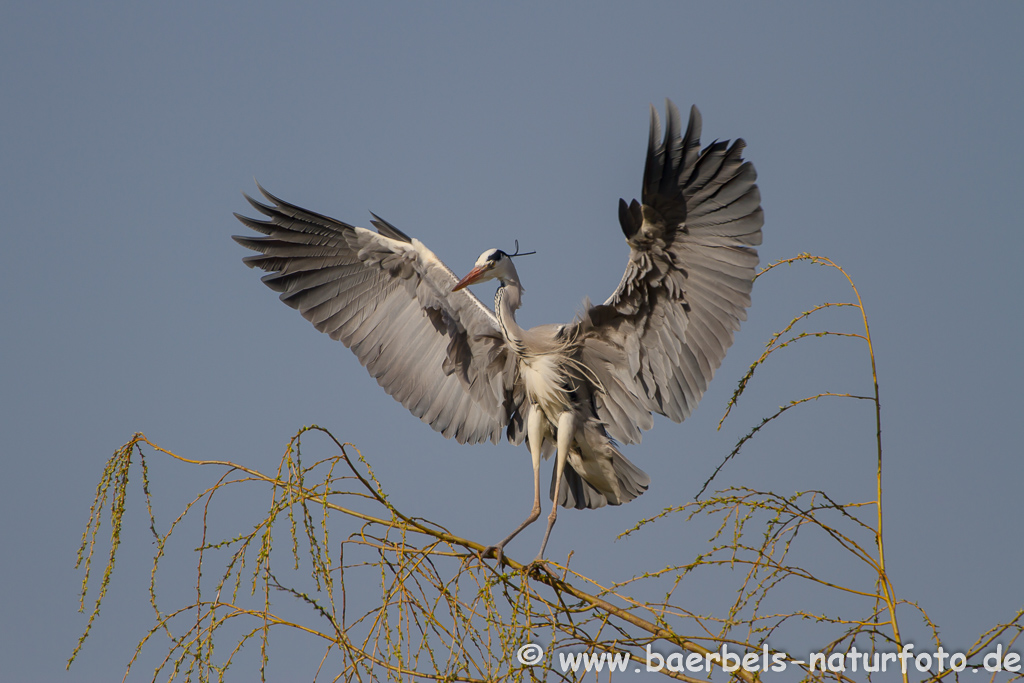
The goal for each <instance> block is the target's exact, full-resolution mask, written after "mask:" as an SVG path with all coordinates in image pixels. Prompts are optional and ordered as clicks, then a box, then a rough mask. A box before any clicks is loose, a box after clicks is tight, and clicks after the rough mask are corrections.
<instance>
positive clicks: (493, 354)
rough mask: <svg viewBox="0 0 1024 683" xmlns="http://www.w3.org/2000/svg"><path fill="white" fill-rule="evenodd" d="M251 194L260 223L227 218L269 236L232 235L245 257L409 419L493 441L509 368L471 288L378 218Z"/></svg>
mask: <svg viewBox="0 0 1024 683" xmlns="http://www.w3.org/2000/svg"><path fill="white" fill-rule="evenodd" d="M257 186H258V184H257ZM259 189H260V192H262V193H263V196H264V197H266V198H267V199H268V200H269V201H270V202H271V203H272V204H273V206H268V205H266V204H263V203H261V202H258V201H256V200H254V199H253V198H251V197H249V196H248V195H246V199H248V200H249V203H250V204H252V206H253V207H254V208H255V209H256V210H257V211H259V212H260V213H262V214H263V215H264V216H267V217H268V220H255V219H252V218H246V217H245V216H240V215H238V214H235V216H236V217H237V218H238V220H240V221H241V222H242V223H244V224H245V225H246V226H248V227H250V228H252V229H253V230H255V231H257V232H260V233H263V234H264V235H266V237H238V236H236V237H235V238H234V239H235V241H237V242H238V243H239V244H241V245H242V246H244V247H248V248H249V249H252V250H253V251H258V252H260V254H261V255H257V256H249V257H247V258H246V259H245V263H246V264H247V265H248V266H250V267H257V268H261V269H263V270H265V271H267V272H268V273H269V274H268V275H265V276H264V277H263V282H265V283H266V285H267V286H268V287H270V288H271V289H273V290H274V291H277V292H281V300H282V301H283V302H285V303H286V304H288V305H289V306H291V307H292V308H295V309H297V310H298V311H299V312H300V313H302V316H303V317H304V318H305V319H306V320H308V321H310V322H311V323H313V326H314V327H316V329H318V330H320V331H321V332H325V333H327V334H329V335H330V336H331V338H332V339H337V340H338V341H340V342H342V343H343V344H345V346H347V347H349V348H350V349H352V351H354V352H355V354H356V356H357V357H358V358H359V362H360V363H362V364H363V365H364V366H366V369H367V370H369V371H370V374H371V375H373V377H374V378H376V380H377V382H378V383H379V384H380V385H381V386H382V387H384V390H385V391H387V392H388V394H390V395H391V396H393V397H394V398H396V399H397V400H398V401H400V402H401V403H402V405H404V406H405V407H406V408H408V409H409V410H410V411H411V412H412V413H413V415H416V416H417V417H419V418H420V419H421V420H423V421H424V422H426V423H427V424H429V425H430V426H431V427H433V428H434V429H435V430H436V431H439V432H441V433H442V434H443V435H444V436H445V437H450V438H455V439H456V440H457V441H459V442H460V443H467V442H468V443H478V442H481V441H486V440H490V441H493V442H494V443H497V442H498V440H499V438H500V437H501V433H502V429H503V428H504V427H505V425H506V424H507V423H508V420H509V415H510V414H511V412H512V411H513V408H512V407H511V405H510V403H511V387H512V384H513V381H514V373H515V372H516V366H515V363H514V362H513V359H512V358H511V354H510V353H509V352H508V351H507V349H506V347H505V342H504V339H503V338H502V336H501V331H500V329H499V328H498V324H497V321H496V320H495V318H494V315H493V314H492V313H491V312H490V311H488V310H487V309H486V308H484V306H483V305H482V304H481V303H480V301H479V300H478V299H477V298H476V297H475V296H473V294H471V293H470V292H469V291H467V290H460V291H458V292H452V291H451V290H452V287H453V286H454V285H455V284H456V282H458V278H456V277H455V274H454V273H452V271H451V270H449V269H448V268H447V267H446V266H445V265H444V264H443V263H442V262H441V261H440V260H439V259H438V258H437V257H436V256H435V255H434V253H433V252H431V251H430V250H429V249H427V248H426V247H425V246H423V244H422V243H421V242H420V241H419V240H416V239H412V238H410V237H408V236H407V235H405V234H404V233H403V232H402V231H400V230H398V229H397V228H395V227H394V226H393V225H391V224H390V223H388V222H386V221H384V220H382V219H380V218H379V217H377V216H374V218H375V219H376V220H374V221H373V225H374V226H375V227H376V228H377V232H373V231H372V230H367V229H365V228H356V227H353V226H351V225H348V224H346V223H342V222H341V221H337V220H334V219H333V218H328V217H327V216H322V215H320V214H317V213H313V212H312V211H306V210H305V209H301V208H299V207H297V206H294V205H292V204H289V203H287V202H285V201H282V200H281V199H278V198H277V197H275V196H274V195H272V194H270V193H269V192H267V191H266V190H264V189H263V188H262V187H260V188H259Z"/></svg>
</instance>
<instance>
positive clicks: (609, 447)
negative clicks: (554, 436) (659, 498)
mask: <svg viewBox="0 0 1024 683" xmlns="http://www.w3.org/2000/svg"><path fill="white" fill-rule="evenodd" d="M605 439H606V442H605V443H604V444H603V445H602V447H601V448H599V449H595V450H596V451H597V452H596V453H595V452H593V451H591V452H587V451H588V450H589V449H584V450H581V451H577V450H576V449H573V451H572V452H570V454H569V457H568V460H567V462H566V466H565V471H564V472H563V473H562V484H561V486H559V487H558V500H557V501H555V502H556V503H558V504H559V505H561V506H562V507H567V508H576V509H577V510H584V509H587V508H600V507H604V506H605V505H622V504H623V503H628V502H629V501H631V500H633V499H634V498H636V497H637V496H639V495H640V494H642V493H643V492H644V491H646V490H647V487H648V486H649V485H650V483H651V478H650V477H649V476H647V473H646V472H644V471H643V470H641V469H640V468H639V467H637V466H636V465H634V464H633V463H631V462H630V461H629V460H627V459H626V457H625V456H624V455H622V453H619V449H617V448H616V447H615V444H614V443H613V442H612V441H611V439H608V438H607V437H605ZM595 456H596V457H595ZM556 475H557V470H554V471H552V473H551V491H550V493H549V495H550V496H551V499H552V500H554V497H555V476H556Z"/></svg>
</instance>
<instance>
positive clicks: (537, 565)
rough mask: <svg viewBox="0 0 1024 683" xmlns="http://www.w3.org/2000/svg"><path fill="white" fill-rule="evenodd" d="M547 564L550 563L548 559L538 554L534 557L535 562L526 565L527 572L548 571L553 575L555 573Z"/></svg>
mask: <svg viewBox="0 0 1024 683" xmlns="http://www.w3.org/2000/svg"><path fill="white" fill-rule="evenodd" d="M547 564H548V561H547V560H545V559H544V558H543V557H541V556H540V555H538V556H537V557H535V558H533V562H531V563H530V564H528V565H526V567H525V569H526V573H527V574H539V573H540V572H546V573H547V574H549V575H551V576H554V573H553V572H552V571H551V570H550V569H548V566H547Z"/></svg>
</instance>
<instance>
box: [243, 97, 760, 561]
mask: <svg viewBox="0 0 1024 683" xmlns="http://www.w3.org/2000/svg"><path fill="white" fill-rule="evenodd" d="M679 128H680V126H679V115H678V112H677V111H676V110H675V107H674V106H672V105H671V103H669V118H668V128H667V130H666V134H665V139H664V141H663V142H660V141H659V138H660V126H659V124H658V121H657V116H656V114H654V112H653V109H652V122H651V137H650V141H649V145H648V155H647V164H646V167H645V170H644V183H643V195H642V196H643V203H642V204H640V203H638V202H637V201H636V200H634V201H633V202H632V203H631V204H630V205H627V204H626V203H625V202H624V201H622V200H620V203H619V204H620V205H619V221H620V223H621V227H622V230H623V232H624V233H625V235H626V241H627V243H628V244H629V246H630V258H629V262H628V264H627V268H626V273H625V275H623V278H622V280H621V282H620V283H619V286H618V288H617V289H616V290H615V292H613V294H612V295H611V296H610V297H609V298H608V300H607V301H605V302H604V303H603V304H601V305H597V306H592V305H590V304H589V303H588V304H587V305H586V307H585V310H584V312H583V313H582V315H581V316H580V317H579V318H578V319H577V320H575V321H573V322H571V323H567V324H562V325H542V326H539V327H534V328H531V329H528V330H524V329H523V328H522V327H520V326H519V324H518V323H517V322H516V319H515V311H516V310H517V309H518V308H519V307H520V304H521V303H522V294H523V287H522V285H521V284H520V281H519V275H518V273H517V272H516V269H515V266H514V265H513V264H512V258H513V257H514V256H516V255H518V252H517V254H511V255H510V254H506V253H505V252H503V251H500V250H498V249H490V250H488V251H486V252H484V253H483V254H482V255H481V256H480V258H479V259H478V260H477V262H476V265H475V267H474V268H473V269H472V271H470V273H469V274H468V275H466V277H464V278H463V279H462V280H458V278H456V277H455V275H454V274H453V273H452V271H451V270H449V269H448V268H447V267H446V266H445V265H444V264H443V263H442V262H441V261H440V260H439V259H438V258H437V257H436V256H435V255H434V254H433V252H431V251H430V250H429V249H428V248H427V247H426V246H424V245H423V244H422V243H421V242H419V241H418V240H415V239H413V238H410V237H408V236H407V235H405V234H404V233H403V232H402V231H400V230H398V229H397V228H395V227H394V226H393V225H391V224H390V223H387V222H386V221H383V220H381V219H379V218H377V217H376V216H375V217H374V218H375V220H374V221H373V224H374V226H375V227H376V228H377V232H374V231H371V230H367V229H364V228H357V227H353V226H351V225H348V224H346V223H342V222H340V221H336V220H334V219H332V218H328V217H326V216H322V215H320V214H315V213H313V212H310V211H307V210H305V209H301V208H299V207H297V206H294V205H292V204H288V203H287V202H284V201H282V200H280V199H278V198H277V197H274V196H273V195H271V194H270V193H268V192H266V191H265V190H263V188H260V190H261V192H263V194H264V196H266V197H267V199H269V200H270V201H271V202H273V206H270V205H265V204H262V203H260V202H257V201H255V200H252V199H250V200H249V201H250V202H251V203H252V205H253V206H254V207H255V208H256V209H257V210H258V211H260V212H261V213H263V214H264V215H266V216H268V217H269V218H270V220H253V219H250V218H245V217H243V216H238V218H239V220H241V221H242V222H243V223H244V224H245V225H247V226H249V227H251V228H253V229H254V230H256V231H258V232H261V233H263V234H264V235H266V237H261V238H249V237H236V238H235V239H236V240H237V241H239V242H240V243H241V244H243V245H244V246H247V247H249V248H251V249H253V250H255V251H258V252H261V255H258V256H251V257H249V258H247V259H246V262H247V263H248V264H249V265H250V266H257V267H260V268H262V269H264V270H266V271H268V272H269V273H270V274H269V275H267V276H266V277H264V282H266V283H267V285H268V286H270V287H271V288H273V289H275V290H277V291H280V292H282V294H281V298H282V300H283V301H285V303H287V304H289V305H290V306H292V307H294V308H297V309H299V310H300V311H301V312H302V314H303V316H304V317H306V318H307V319H308V320H309V321H310V322H312V323H313V324H314V325H315V326H316V327H317V329H319V330H320V331H322V332H326V333H328V334H330V335H331V337H333V338H335V339H338V340H340V341H342V342H343V343H344V344H345V345H346V346H348V347H349V348H351V349H352V350H353V351H354V352H355V353H356V355H357V357H358V358H359V360H360V362H361V363H363V365H365V366H366V368H367V370H369V372H370V373H371V374H372V375H373V376H374V377H375V378H376V379H377V381H378V383H380V385H381V386H382V387H383V388H384V389H385V391H387V392H388V393H389V394H391V395H392V396H393V397H395V398H396V399H397V400H399V401H400V402H401V403H402V404H403V405H405V406H406V407H407V408H408V409H409V410H410V411H411V412H412V413H413V414H414V415H416V416H418V417H420V419H422V420H423V421H424V422H426V423H428V424H429V425H430V426H431V427H433V428H434V429H435V430H437V431H439V432H441V433H442V434H443V435H444V436H446V437H452V438H455V439H456V440H458V441H459V442H462V443H466V442H469V443H476V442H480V441H485V440H490V441H493V442H495V443H496V442H497V441H498V439H499V437H500V436H501V434H502V432H505V433H506V434H507V437H508V439H509V441H511V442H512V443H515V444H519V443H522V442H523V441H525V442H526V443H527V445H528V446H529V449H530V454H531V458H532V461H533V469H534V504H533V508H532V510H531V512H530V515H529V516H528V517H527V519H526V520H525V521H524V522H523V523H522V524H521V525H520V526H519V527H517V528H516V529H515V530H514V531H513V532H512V534H510V535H509V536H508V537H507V538H506V539H505V540H503V541H502V542H501V543H499V544H497V546H495V550H496V551H497V554H498V555H499V556H500V554H501V551H502V548H503V547H504V545H505V544H506V543H508V542H509V541H510V540H511V539H512V538H513V537H514V536H515V535H516V534H517V533H519V531H521V530H522V529H523V528H525V527H526V526H527V525H529V524H530V523H532V522H533V521H534V520H536V518H537V517H538V516H539V514H540V474H539V472H540V470H539V468H540V461H541V459H542V458H544V457H547V456H550V455H552V454H556V455H557V458H556V463H555V468H554V472H553V476H552V481H551V498H552V500H553V501H554V502H555V503H556V505H555V506H553V507H552V511H551V515H550V516H549V518H548V528H547V533H545V536H544V542H543V543H542V545H541V552H540V553H539V554H538V559H540V558H541V556H542V555H543V552H544V546H545V544H546V543H547V538H548V534H550V532H551V527H552V525H553V524H554V522H555V517H556V511H557V507H558V505H561V506H565V507H576V508H597V507H602V506H604V505H606V504H611V505H619V504H621V503H625V502H628V501H630V500H632V499H633V498H635V497H636V496H638V495H640V494H641V493H643V492H644V491H645V490H646V489H647V486H648V484H649V483H650V479H649V477H648V476H647V475H646V474H645V473H643V472H642V471H640V470H639V469H638V468H637V467H636V466H634V465H633V464H632V463H631V462H629V461H628V460H627V459H626V458H625V457H623V455H622V454H621V453H620V452H619V450H618V448H617V447H616V441H618V442H622V443H638V442H639V441H640V435H641V431H642V430H646V429H650V428H651V426H652V425H653V421H652V418H651V413H652V412H654V413H659V414H662V415H665V416H666V417H668V418H670V419H672V420H674V421H676V422H680V421H682V420H683V419H684V418H685V417H686V416H688V415H689V414H690V412H691V411H692V410H693V409H694V408H695V407H696V404H697V402H698V401H699V399H700V396H701V394H702V393H703V392H704V390H705V388H706V387H707V384H708V382H709V381H710V380H711V378H712V376H713V375H714V372H715V369H717V367H718V366H719V364H720V363H721V361H722V358H723V357H724V356H725V351H726V349H728V347H729V346H730V344H731V343H732V338H733V332H734V331H735V330H736V329H738V328H739V321H740V320H742V319H744V318H745V316H746V311H745V309H746V307H747V306H749V304H750V287H751V282H752V278H753V275H754V268H755V267H756V265H757V252H756V251H755V250H754V249H753V246H754V245H757V244H759V243H760V240H761V224H762V223H763V216H762V212H761V208H760V195H759V193H758V190H757V186H756V185H755V184H754V180H755V179H756V173H755V172H754V169H753V166H751V164H750V163H749V162H744V161H743V159H742V157H741V151H742V149H743V142H742V140H737V141H736V142H735V143H734V144H732V145H731V146H729V144H728V143H727V142H719V143H714V144H712V145H710V146H709V147H707V148H705V149H704V150H703V151H701V150H700V141H699V136H700V115H699V113H698V112H697V110H696V108H693V109H692V110H691V114H690V122H689V124H688V126H687V129H686V132H685V134H684V135H682V136H681V135H680V131H679ZM236 215H237V214H236ZM489 279H497V280H499V282H500V286H499V288H498V291H497V293H496V295H495V298H494V312H493V313H491V312H490V311H489V310H487V309H486V308H485V307H484V306H483V305H482V304H481V303H480V301H479V300H478V299H477V298H476V297H474V296H473V295H472V294H470V293H469V292H468V291H467V290H465V289H464V288H465V287H466V286H467V285H470V284H473V283H476V282H482V281H485V280H489Z"/></svg>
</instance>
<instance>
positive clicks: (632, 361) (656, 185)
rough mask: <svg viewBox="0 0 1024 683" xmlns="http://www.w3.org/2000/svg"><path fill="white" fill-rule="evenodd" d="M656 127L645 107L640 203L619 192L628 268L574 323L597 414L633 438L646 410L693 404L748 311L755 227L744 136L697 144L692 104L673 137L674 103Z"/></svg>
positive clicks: (678, 414) (757, 211) (668, 411)
mask: <svg viewBox="0 0 1024 683" xmlns="http://www.w3.org/2000/svg"><path fill="white" fill-rule="evenodd" d="M660 128H661V126H660V124H659V121H658V114H657V112H656V111H655V109H654V108H653V107H651V133H650V141H649V143H648V149H647V163H646V167H645V168H644V183H643V194H642V200H643V203H642V204H641V203H638V202H637V201H636V200H635V199H634V200H633V202H632V204H630V205H627V204H626V202H625V201H623V200H619V221H620V223H621V224H622V231H623V232H624V233H625V235H626V241H627V242H628V243H629V246H630V255H629V263H628V264H627V266H626V273H625V275H623V277H622V281H621V282H620V283H619V287H618V289H616V290H615V293H613V294H612V295H611V297H609V298H608V300H607V301H606V302H605V303H604V304H601V305H599V306H588V310H586V311H585V312H584V314H583V317H582V320H581V322H580V323H579V328H578V334H579V338H580V340H581V342H582V347H581V359H582V361H583V362H584V363H585V364H586V365H587V366H588V367H589V368H590V369H591V370H592V371H593V372H594V374H595V375H596V379H597V380H599V381H600V384H601V386H600V387H598V391H597V392H596V394H595V401H596V404H597V411H598V416H599V417H600V418H601V419H602V420H603V421H604V422H605V423H606V427H607V430H608V433H609V435H610V436H611V437H612V438H615V439H618V440H620V441H622V442H625V443H636V442H639V441H640V431H641V430H642V429H650V428H651V426H652V424H653V421H652V417H651V413H652V412H655V413H660V414H662V415H665V416H667V417H669V418H670V419H672V420H674V421H676V422H681V421H683V420H684V419H685V418H686V417H688V416H689V415H690V413H691V412H692V411H693V409H694V408H695V407H696V405H697V402H698V401H699V400H700V397H701V395H702V394H703V393H704V390H705V389H706V388H707V386H708V382H710V381H711V378H712V377H713V376H714V374H715V370H716V369H717V368H718V366H719V365H720V364H721V362H722V358H724V357H725V352H726V350H727V349H728V348H729V346H730V345H732V341H733V332H734V331H735V330H738V329H739V324H740V321H741V320H745V319H746V308H747V307H748V306H749V305H750V289H751V283H752V280H753V277H754V271H755V268H756V267H757V262H758V259H757V251H756V250H755V249H754V248H753V246H754V245H758V244H760V243H761V225H762V224H763V223H764V216H763V214H762V211H761V206H760V204H761V196H760V193H759V192H758V189H757V185H755V184H754V181H755V180H756V179H757V173H756V172H755V171H754V167H753V165H751V164H750V162H744V161H743V158H742V156H741V153H742V151H743V148H744V146H745V143H744V142H743V140H736V141H735V142H734V143H733V144H732V145H731V146H730V145H729V143H728V141H726V142H714V143H712V144H711V145H709V146H708V147H706V148H705V149H704V150H703V151H701V150H700V128H701V117H700V112H699V111H698V110H697V108H696V107H693V108H692V109H691V110H690V120H689V123H688V125H687V127H686V132H685V133H683V134H682V136H680V128H681V126H680V118H679V111H678V110H677V109H676V107H675V105H673V104H672V102H668V121H667V125H666V130H665V138H664V140H661V139H660V138H661V130H660Z"/></svg>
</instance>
